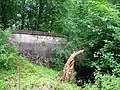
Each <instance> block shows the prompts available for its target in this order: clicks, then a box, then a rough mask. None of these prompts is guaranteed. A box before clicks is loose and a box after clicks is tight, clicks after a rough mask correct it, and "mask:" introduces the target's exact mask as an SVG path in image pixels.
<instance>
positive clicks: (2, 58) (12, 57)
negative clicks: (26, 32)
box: [0, 30, 21, 70]
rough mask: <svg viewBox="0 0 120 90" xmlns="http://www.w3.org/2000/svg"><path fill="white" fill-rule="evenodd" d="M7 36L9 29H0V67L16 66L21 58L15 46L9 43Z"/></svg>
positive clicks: (11, 67)
mask: <svg viewBox="0 0 120 90" xmlns="http://www.w3.org/2000/svg"><path fill="white" fill-rule="evenodd" d="M9 36H10V32H9V30H6V31H2V30H0V69H7V70H9V69H13V68H16V67H17V65H18V64H19V60H21V57H20V56H19V55H18V53H17V50H16V49H15V47H14V46H13V45H11V44H10V43H9V41H8V39H9Z"/></svg>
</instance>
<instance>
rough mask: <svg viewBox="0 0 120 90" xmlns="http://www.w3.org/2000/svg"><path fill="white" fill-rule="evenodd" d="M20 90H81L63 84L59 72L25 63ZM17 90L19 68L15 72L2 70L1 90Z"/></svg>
mask: <svg viewBox="0 0 120 90" xmlns="http://www.w3.org/2000/svg"><path fill="white" fill-rule="evenodd" d="M20 88H21V89H22V90H23V89H25V90H26V89H27V90H80V87H78V86H76V85H75V84H70V83H61V82H59V81H58V80H57V71H54V70H52V69H48V68H46V67H42V66H37V65H33V64H31V63H29V62H28V61H23V62H22V64H21V76H20ZM6 89H7V90H17V68H16V70H13V71H5V70H2V71H1V74H0V90H6Z"/></svg>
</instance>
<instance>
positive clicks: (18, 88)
mask: <svg viewBox="0 0 120 90" xmlns="http://www.w3.org/2000/svg"><path fill="white" fill-rule="evenodd" d="M20 69H21V68H20V65H18V74H17V90H20V74H21V70H20Z"/></svg>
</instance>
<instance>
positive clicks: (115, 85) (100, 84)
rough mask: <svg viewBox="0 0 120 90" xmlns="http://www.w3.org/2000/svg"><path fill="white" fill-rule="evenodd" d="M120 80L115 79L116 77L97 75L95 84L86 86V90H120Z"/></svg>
mask: <svg viewBox="0 0 120 90" xmlns="http://www.w3.org/2000/svg"><path fill="white" fill-rule="evenodd" d="M119 83H120V78H117V77H115V76H114V75H113V76H111V75H108V74H105V75H102V74H100V73H96V76H95V84H94V85H92V84H86V86H85V89H86V90H93V89H94V90H100V89H101V90H119V89H120V84H119Z"/></svg>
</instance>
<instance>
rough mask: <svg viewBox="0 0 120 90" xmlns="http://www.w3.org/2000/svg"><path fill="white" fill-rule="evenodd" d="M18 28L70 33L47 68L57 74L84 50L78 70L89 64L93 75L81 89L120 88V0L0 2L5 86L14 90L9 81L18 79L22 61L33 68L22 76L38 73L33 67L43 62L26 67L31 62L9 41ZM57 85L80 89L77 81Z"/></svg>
mask: <svg viewBox="0 0 120 90" xmlns="http://www.w3.org/2000/svg"><path fill="white" fill-rule="evenodd" d="M17 29H21V30H33V31H41V32H50V33H54V34H62V35H65V36H66V38H67V43H66V45H65V46H64V47H63V48H59V50H57V53H56V55H55V57H53V58H49V59H48V60H49V62H50V63H52V66H50V67H47V68H52V69H53V70H55V72H57V71H60V70H62V69H63V67H64V64H65V62H66V60H67V59H68V58H69V56H70V55H71V54H72V53H73V52H74V51H79V50H81V49H84V50H85V52H84V53H83V54H82V55H79V56H77V57H76V58H75V71H76V73H79V71H80V70H81V68H89V69H91V70H92V71H93V72H92V75H93V77H92V80H91V79H90V78H88V79H90V81H89V80H87V81H86V80H85V81H86V82H84V80H83V81H82V83H83V82H84V83H83V85H82V87H80V88H81V90H82V89H83V88H84V90H120V0H0V71H1V73H2V74H1V75H0V90H9V89H5V87H6V86H7V85H8V84H9V85H12V84H13V82H9V80H11V81H12V79H13V78H12V77H15V75H16V73H17V69H16V68H17V65H18V64H20V65H22V66H24V67H25V68H26V69H27V70H28V71H24V72H23V75H26V73H27V75H28V72H30V73H32V72H34V73H33V74H32V75H33V76H34V74H36V73H38V72H39V69H37V70H38V71H37V70H35V71H34V69H35V67H38V66H33V65H31V64H27V65H28V66H26V63H28V62H26V61H25V60H24V58H23V57H22V56H20V55H19V52H18V50H17V49H16V47H15V46H13V45H11V43H8V38H9V37H10V35H11V31H12V30H17ZM29 67H30V68H31V70H30V69H28V68H29ZM40 70H41V72H42V70H43V71H44V70H46V69H43V68H42V69H40ZM47 71H49V70H48V69H47ZM25 72H26V73H25ZM50 72H53V71H51V70H50ZM84 72H88V71H87V70H86V71H84ZM52 74H53V73H51V75H52ZM5 75H7V77H6V76H5ZM54 76H55V75H54ZM79 76H80V75H79ZM3 77H4V78H3ZM38 77H39V76H38ZM47 77H48V76H46V78H47ZM30 78H31V77H30ZM51 78H52V77H51ZM43 80H44V79H43ZM13 81H14V79H13ZM33 81H34V80H33ZM47 81H48V80H47ZM47 81H46V82H47ZM23 82H24V81H23ZM11 83H12V84H11ZM55 83H56V82H55ZM46 84H48V83H46ZM27 85H28V86H29V85H30V83H29V84H27ZM32 85H34V82H32ZM54 85H56V86H55V88H52V89H50V90H80V88H79V89H78V88H76V87H78V86H74V85H73V86H70V87H69V88H67V89H66V88H61V87H63V86H60V85H57V84H54ZM57 86H59V88H58V87H57ZM23 87H24V86H23ZM66 87H67V86H66ZM70 88H71V89H70ZM18 90H19V89H18ZM43 90H47V89H43Z"/></svg>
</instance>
